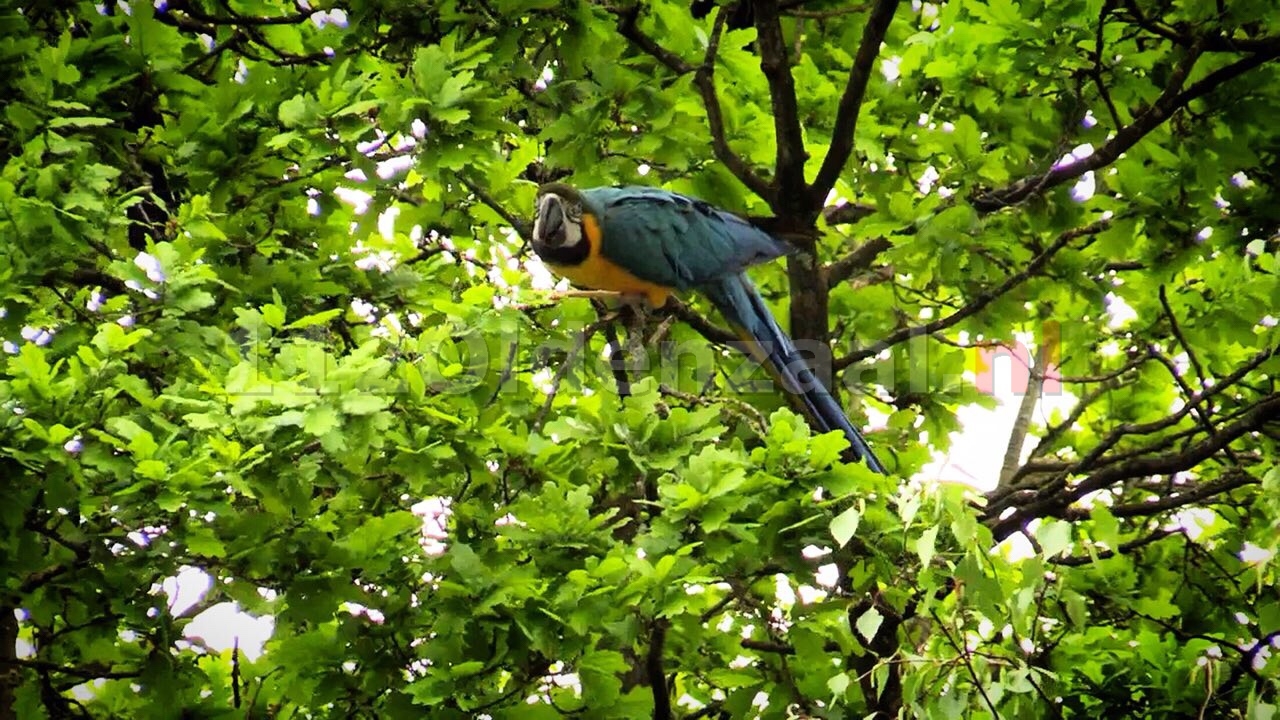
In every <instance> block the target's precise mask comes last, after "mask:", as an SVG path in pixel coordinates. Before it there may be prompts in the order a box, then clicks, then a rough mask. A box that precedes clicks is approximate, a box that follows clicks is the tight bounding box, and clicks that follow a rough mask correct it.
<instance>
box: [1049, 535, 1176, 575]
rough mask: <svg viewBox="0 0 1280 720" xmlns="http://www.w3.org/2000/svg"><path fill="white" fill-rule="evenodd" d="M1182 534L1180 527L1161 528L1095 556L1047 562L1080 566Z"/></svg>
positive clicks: (1051, 559)
mask: <svg viewBox="0 0 1280 720" xmlns="http://www.w3.org/2000/svg"><path fill="white" fill-rule="evenodd" d="M1182 534H1184V533H1183V530H1182V529H1181V528H1162V529H1160V530H1157V531H1155V532H1153V533H1151V534H1150V535H1147V536H1145V537H1140V538H1138V539H1136V540H1130V541H1129V542H1126V543H1121V545H1120V547H1119V548H1117V549H1115V550H1103V551H1102V552H1100V553H1098V554H1097V556H1096V557H1093V556H1087V555H1072V556H1068V557H1055V558H1050V559H1049V562H1050V563H1053V564H1054V565H1065V566H1067V567H1080V566H1081V565H1088V564H1090V563H1092V562H1094V561H1095V560H1106V559H1107V558H1111V557H1115V556H1116V555H1128V554H1129V553H1131V552H1133V551H1134V550H1137V549H1139V548H1143V547H1146V546H1147V545H1151V544H1153V543H1158V542H1160V541H1161V540H1163V539H1165V538H1167V537H1169V536H1170V535H1182Z"/></svg>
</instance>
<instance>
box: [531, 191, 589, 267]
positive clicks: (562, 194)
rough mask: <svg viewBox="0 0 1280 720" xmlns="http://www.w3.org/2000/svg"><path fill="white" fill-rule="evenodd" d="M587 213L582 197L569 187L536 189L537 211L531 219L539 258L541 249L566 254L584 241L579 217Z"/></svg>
mask: <svg viewBox="0 0 1280 720" xmlns="http://www.w3.org/2000/svg"><path fill="white" fill-rule="evenodd" d="M583 212H590V211H589V210H587V208H586V204H585V202H584V199H583V197H582V193H580V192H578V191H577V190H576V189H574V188H573V187H572V186H570V185H565V184H564V183H548V184H546V185H543V186H542V187H540V188H538V203H537V209H536V210H535V214H534V217H533V248H534V250H535V251H537V252H538V254H539V255H541V254H543V251H544V250H549V251H552V252H555V251H559V252H565V251H568V250H571V249H574V248H577V247H578V246H579V245H580V244H581V243H582V241H583V229H582V215H583Z"/></svg>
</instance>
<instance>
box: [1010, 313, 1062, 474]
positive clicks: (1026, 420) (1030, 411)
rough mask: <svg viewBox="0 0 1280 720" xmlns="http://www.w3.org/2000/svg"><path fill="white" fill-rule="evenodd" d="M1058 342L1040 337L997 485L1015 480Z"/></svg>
mask: <svg viewBox="0 0 1280 720" xmlns="http://www.w3.org/2000/svg"><path fill="white" fill-rule="evenodd" d="M1055 346H1056V343H1053V342H1050V341H1047V340H1045V339H1044V338H1040V347H1039V349H1038V351H1037V352H1036V366H1035V367H1034V368H1032V369H1031V373H1030V378H1029V379H1028V381H1027V390H1026V392H1024V393H1023V394H1022V402H1021V403H1020V404H1019V405H1018V414H1017V416H1016V417H1015V418H1014V421H1013V429H1012V430H1010V431H1009V443H1008V444H1007V445H1006V446H1005V450H1004V462H1003V463H1002V464H1001V465H1000V479H999V480H998V481H997V487H1008V486H1009V484H1010V483H1012V482H1013V477H1014V475H1015V473H1017V472H1018V464H1019V463H1020V462H1021V461H1022V446H1023V445H1024V444H1025V443H1026V441H1027V432H1028V431H1029V430H1030V429H1031V418H1032V416H1033V415H1034V414H1035V410H1036V403H1038V402H1040V395H1041V393H1042V392H1043V391H1044V380H1045V368H1046V366H1047V365H1048V364H1049V358H1050V357H1052V355H1053V350H1054V349H1055Z"/></svg>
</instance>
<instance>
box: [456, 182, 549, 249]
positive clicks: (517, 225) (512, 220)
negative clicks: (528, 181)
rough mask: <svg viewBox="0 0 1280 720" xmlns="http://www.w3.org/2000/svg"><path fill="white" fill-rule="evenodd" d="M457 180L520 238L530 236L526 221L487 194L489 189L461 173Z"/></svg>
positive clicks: (525, 238) (526, 238)
mask: <svg viewBox="0 0 1280 720" xmlns="http://www.w3.org/2000/svg"><path fill="white" fill-rule="evenodd" d="M458 182H460V183H462V186H463V187H465V188H466V189H467V192H470V193H471V194H472V195H475V196H476V199H478V200H479V201H480V202H482V203H484V204H485V205H488V206H489V209H490V210H493V211H494V212H495V213H497V214H498V216H499V217H501V218H502V219H503V220H505V221H506V222H507V224H508V225H510V226H511V228H512V229H513V230H515V231H516V233H517V234H518V235H519V236H520V237H521V238H522V239H524V240H526V241H528V239H529V237H530V235H529V232H530V230H531V228H530V227H529V224H528V223H527V222H525V221H524V220H522V219H520V218H519V217H517V216H516V215H515V214H514V213H512V212H511V211H510V210H508V209H506V208H505V207H503V205H502V203H500V202H498V201H497V199H496V198H494V197H493V196H492V195H490V194H489V191H487V190H485V189H484V188H482V187H480V186H479V185H477V184H476V183H473V182H471V181H470V180H468V179H467V178H465V177H463V176H462V175H459V176H458Z"/></svg>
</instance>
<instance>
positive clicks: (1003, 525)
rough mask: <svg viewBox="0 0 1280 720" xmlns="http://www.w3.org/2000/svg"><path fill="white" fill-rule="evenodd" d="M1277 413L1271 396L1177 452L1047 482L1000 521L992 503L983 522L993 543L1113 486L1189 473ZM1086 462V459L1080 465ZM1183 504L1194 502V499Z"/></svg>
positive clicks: (1278, 400)
mask: <svg viewBox="0 0 1280 720" xmlns="http://www.w3.org/2000/svg"><path fill="white" fill-rule="evenodd" d="M1277 414H1280V394H1272V395H1269V396H1267V397H1265V398H1263V399H1262V400H1261V401H1259V402H1257V403H1255V404H1254V405H1253V406H1252V407H1251V408H1250V409H1249V410H1248V411H1246V412H1244V413H1242V414H1241V415H1240V417H1239V418H1238V419H1237V420H1235V421H1234V422H1232V423H1230V424H1228V425H1225V426H1223V427H1220V428H1218V431H1217V432H1216V433H1214V434H1212V435H1209V436H1207V437H1205V438H1204V439H1203V440H1202V441H1200V442H1199V443H1197V444H1195V445H1192V446H1190V447H1187V448H1185V449H1184V450H1182V451H1180V452H1168V451H1165V452H1160V453H1157V454H1154V455H1149V456H1145V457H1139V458H1135V459H1132V460H1129V461H1127V462H1121V463H1115V464H1112V465H1109V466H1107V467H1104V468H1102V469H1100V470H1098V471H1096V472H1093V473H1091V474H1089V475H1088V476H1086V477H1085V478H1084V479H1083V480H1081V481H1079V482H1077V483H1075V484H1074V485H1072V486H1071V487H1069V488H1068V487H1065V484H1064V483H1063V482H1053V483H1049V484H1048V485H1046V486H1045V487H1044V488H1043V489H1041V490H1040V491H1039V492H1037V493H1035V494H1034V496H1033V497H1031V498H1027V499H1024V500H1023V501H1021V502H1019V503H1018V504H1017V509H1016V510H1015V511H1014V512H1013V513H1010V514H1009V515H1008V516H1007V517H1004V518H1003V519H1000V520H996V519H994V517H992V515H991V513H992V511H993V509H995V508H997V507H999V506H1000V505H1001V504H993V505H992V506H991V507H989V508H988V510H987V521H988V522H989V523H991V526H992V534H993V535H994V537H995V538H996V539H997V540H1001V539H1004V538H1006V537H1008V536H1009V535H1012V534H1013V533H1015V532H1018V530H1019V529H1020V528H1021V527H1022V525H1024V524H1025V523H1026V522H1027V521H1029V520H1031V519H1032V518H1040V517H1049V516H1062V515H1063V514H1065V512H1066V510H1067V508H1068V506H1070V505H1071V503H1073V502H1075V501H1077V500H1079V499H1080V498H1082V497H1084V496H1085V495H1088V494H1089V493H1091V492H1094V491H1097V490H1101V489H1103V488H1106V487H1110V486H1111V485H1113V484H1115V483H1119V482H1123V481H1125V480H1131V479H1134V478H1140V477H1147V476H1150V475H1169V474H1173V473H1177V472H1183V471H1186V470H1190V469H1191V468H1193V467H1195V466H1196V465H1199V464H1200V463H1202V462H1204V461H1205V460H1208V459H1209V458H1211V457H1213V456H1214V455H1215V454H1217V453H1218V452H1220V451H1222V450H1223V449H1225V448H1226V447H1227V446H1228V445H1230V444H1231V443H1233V442H1235V441H1236V440H1237V439H1239V438H1240V437H1242V436H1244V435H1245V434H1247V433H1251V432H1254V431H1256V430H1257V429H1258V428H1260V427H1261V426H1262V425H1263V424H1264V423H1267V422H1272V421H1273V418H1275V417H1276V416H1277ZM1086 460H1088V458H1085V460H1082V461H1081V463H1083V462H1085V461H1086ZM1077 474H1078V473H1077ZM1219 492H1221V490H1219ZM1212 494H1213V493H1207V494H1206V495H1205V497H1210V496H1211V495H1212ZM1187 502H1194V500H1188V501H1187ZM996 512H999V510H996Z"/></svg>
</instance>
